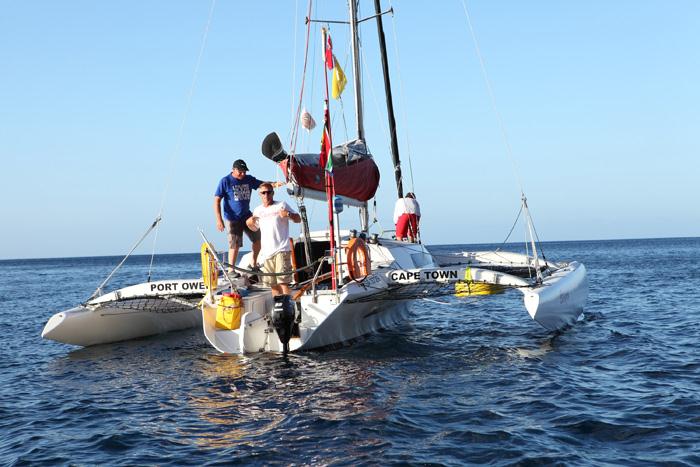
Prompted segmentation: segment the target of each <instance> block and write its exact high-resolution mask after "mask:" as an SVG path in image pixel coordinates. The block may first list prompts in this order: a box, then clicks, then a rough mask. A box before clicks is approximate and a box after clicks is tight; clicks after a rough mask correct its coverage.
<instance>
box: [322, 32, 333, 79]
mask: <svg viewBox="0 0 700 467" xmlns="http://www.w3.org/2000/svg"><path fill="white" fill-rule="evenodd" d="M325 37H326V40H325V43H324V44H323V53H324V57H325V61H326V68H328V69H329V70H332V69H333V43H332V42H331V35H330V34H329V33H328V31H326V33H325Z"/></svg>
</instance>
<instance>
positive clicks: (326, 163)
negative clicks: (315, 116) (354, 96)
mask: <svg viewBox="0 0 700 467" xmlns="http://www.w3.org/2000/svg"><path fill="white" fill-rule="evenodd" d="M324 107H325V108H324V110H323V135H322V136H321V154H320V158H319V160H318V165H319V166H320V167H323V168H325V169H326V170H328V171H329V172H330V171H332V170H333V159H332V158H331V157H330V155H331V137H330V136H331V135H330V133H331V132H330V126H331V124H330V121H329V119H328V101H326V105H325V106H324Z"/></svg>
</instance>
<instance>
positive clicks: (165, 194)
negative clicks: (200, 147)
mask: <svg viewBox="0 0 700 467" xmlns="http://www.w3.org/2000/svg"><path fill="white" fill-rule="evenodd" d="M215 6H216V0H212V2H211V6H210V7H209V16H208V17H207V23H206V25H205V27H204V33H203V34H202V41H201V43H200V46H199V54H198V55H197V61H196V63H195V66H194V72H193V73H192V82H191V83H190V90H189V92H188V93H187V102H186V104H185V110H184V112H183V114H182V120H181V121H180V128H179V130H178V133H177V140H176V143H175V149H174V151H173V153H172V154H171V156H170V164H169V167H168V175H167V176H166V181H165V188H164V189H163V197H162V199H161V203H160V211H159V212H158V218H160V217H161V216H162V215H163V210H164V209H165V201H166V199H167V198H168V191H169V190H170V183H171V182H172V178H173V173H174V172H175V166H176V164H177V161H178V158H179V156H180V150H181V148H182V137H183V135H184V133H185V125H186V123H187V118H188V117H189V114H190V109H191V108H192V97H193V96H194V90H195V86H196V85H197V77H198V76H199V67H200V65H201V64H202V57H203V56H204V49H205V48H206V45H207V38H208V37H209V27H210V26H211V20H212V17H213V16H214V7H215ZM157 239H158V226H157V225H156V232H155V234H154V236H153V250H152V251H151V261H150V263H149V265H148V281H149V282H150V280H151V272H152V269H153V259H154V258H155V254H156V240H157Z"/></svg>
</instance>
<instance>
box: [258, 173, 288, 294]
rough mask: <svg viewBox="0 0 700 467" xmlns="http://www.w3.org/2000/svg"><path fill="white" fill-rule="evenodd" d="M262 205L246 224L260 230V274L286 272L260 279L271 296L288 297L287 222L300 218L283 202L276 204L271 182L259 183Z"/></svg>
mask: <svg viewBox="0 0 700 467" xmlns="http://www.w3.org/2000/svg"><path fill="white" fill-rule="evenodd" d="M258 192H259V193H260V198H261V199H262V204H261V205H260V206H258V207H257V208H255V209H254V210H253V215H252V216H251V217H249V218H248V220H247V221H246V224H247V225H248V227H249V228H250V229H251V230H253V231H256V230H258V229H260V237H261V238H260V259H261V260H262V261H263V268H262V269H263V272H267V273H287V274H285V275H282V276H263V283H264V284H265V285H268V286H269V287H270V288H271V289H272V294H273V295H289V283H290V282H291V281H292V276H291V271H292V252H291V248H290V246H289V220H290V219H291V220H292V222H295V223H299V222H301V216H300V215H299V214H298V213H297V212H296V211H294V210H293V209H292V208H291V207H289V205H288V204H287V203H286V202H284V201H275V200H274V199H273V197H272V196H273V195H274V194H275V192H274V190H273V189H272V184H271V183H262V184H261V185H260V189H259V190H258Z"/></svg>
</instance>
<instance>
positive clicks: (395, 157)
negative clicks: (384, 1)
mask: <svg viewBox="0 0 700 467" xmlns="http://www.w3.org/2000/svg"><path fill="white" fill-rule="evenodd" d="M380 3H381V0H374V11H375V13H376V16H377V33H378V34H379V49H380V51H381V56H382V71H383V72H384V91H385V93H386V108H387V115H388V117H389V132H390V133H391V161H392V162H393V163H394V177H395V178H396V191H397V193H398V195H399V198H403V181H402V178H401V161H400V160H399V142H398V137H397V134H396V119H395V118H394V101H393V98H392V96H391V80H390V79H389V62H388V60H387V53H386V40H385V39H384V25H383V23H382V7H381V5H380Z"/></svg>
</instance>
